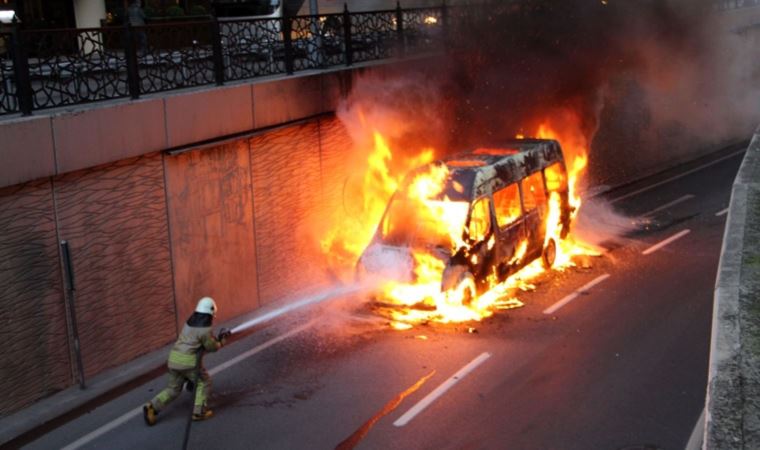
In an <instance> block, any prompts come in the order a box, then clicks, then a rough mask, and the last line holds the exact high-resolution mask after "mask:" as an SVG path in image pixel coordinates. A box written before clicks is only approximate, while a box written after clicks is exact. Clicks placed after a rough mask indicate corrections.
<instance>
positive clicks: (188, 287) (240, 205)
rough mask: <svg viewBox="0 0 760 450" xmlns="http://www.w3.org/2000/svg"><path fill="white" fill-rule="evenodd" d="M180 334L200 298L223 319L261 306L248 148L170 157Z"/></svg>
mask: <svg viewBox="0 0 760 450" xmlns="http://www.w3.org/2000/svg"><path fill="white" fill-rule="evenodd" d="M164 167H165V170H166V180H167V202H168V214H169V217H168V218H169V224H170V229H171V243H172V261H173V269H174V291H175V295H176V296H175V301H176V306H177V308H176V314H175V315H174V317H173V320H176V322H177V327H178V329H181V327H182V325H183V323H184V321H185V320H186V319H187V317H188V316H189V315H190V313H191V312H192V311H193V309H194V308H195V303H196V302H197V301H198V299H199V298H200V297H203V296H206V295H212V296H213V297H215V298H216V299H217V300H219V316H218V317H219V319H220V320H225V319H228V318H230V317H235V316H237V315H240V314H243V313H246V312H248V311H251V310H253V309H255V308H257V307H258V306H259V296H258V292H257V288H256V285H257V278H258V274H257V272H256V255H257V254H258V252H257V249H256V243H255V240H254V225H253V202H252V201H251V200H252V198H253V196H252V191H251V175H250V159H249V150H248V142H247V141H246V140H245V139H241V140H238V141H235V142H231V143H228V144H225V145H220V146H215V147H212V148H207V149H204V150H197V151H190V152H186V153H182V154H179V155H176V156H165V157H164Z"/></svg>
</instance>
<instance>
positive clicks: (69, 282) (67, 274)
mask: <svg viewBox="0 0 760 450" xmlns="http://www.w3.org/2000/svg"><path fill="white" fill-rule="evenodd" d="M61 257H62V258H63V271H64V280H65V282H66V294H67V295H66V296H67V297H68V299H69V307H68V308H67V309H68V311H69V322H70V323H71V334H72V337H73V338H74V354H75V355H76V359H77V371H78V372H79V387H80V388H81V389H84V388H85V382H84V364H83V363H82V349H81V347H80V346H79V331H78V329H77V314H76V309H75V304H74V291H75V290H76V287H75V286H74V269H73V267H72V266H71V252H69V243H68V242H67V241H61Z"/></svg>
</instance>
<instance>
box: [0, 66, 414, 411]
mask: <svg viewBox="0 0 760 450" xmlns="http://www.w3.org/2000/svg"><path fill="white" fill-rule="evenodd" d="M420 64H425V60H418V61H409V62H403V63H396V64H395V65H394V64H391V65H387V64H386V65H376V66H375V67H374V68H373V69H366V68H365V69H354V70H350V71H332V72H322V73H320V74H317V75H306V76H301V77H289V78H287V79H280V80H268V81H257V82H256V83H240V84H236V85H231V86H224V87H215V88H204V89H196V90H187V91H182V92H179V93H173V94H171V95H165V96H163V97H159V96H157V97H148V98H143V99H140V100H136V101H127V100H123V101H115V102H106V103H102V104H97V105H90V106H86V107H77V108H73V109H66V110H59V111H51V112H48V113H46V114H43V113H38V114H39V115H35V116H32V117H26V118H6V119H5V120H2V121H0V161H2V162H3V163H2V164H0V305H2V308H0V323H2V324H3V326H4V327H5V328H6V331H7V332H8V334H7V336H9V337H12V339H10V342H11V344H10V346H9V348H6V350H5V351H4V352H2V353H0V379H2V380H3V382H4V383H3V386H4V388H5V389H6V392H7V393H8V394H7V395H6V396H4V397H3V399H2V400H0V416H2V415H6V414H8V413H10V412H13V411H15V410H18V409H19V408H22V407H24V406H25V405H28V404H29V403H31V402H33V401H35V400H37V399H39V398H42V397H44V396H47V395H49V394H50V393H52V392H55V391H58V390H60V389H63V388H65V387H67V386H71V385H73V384H75V383H76V381H77V378H76V369H75V363H74V361H75V359H74V354H73V346H72V336H71V330H70V324H69V323H68V319H67V314H66V312H67V302H66V300H65V298H64V292H63V286H62V276H61V274H62V268H61V264H60V258H59V255H58V242H59V241H60V240H61V239H66V240H68V241H69V242H70V245H71V252H72V259H73V265H74V270H75V273H76V281H77V291H76V301H75V307H74V312H75V313H76V315H77V319H78V325H79V335H80V340H81V348H82V355H83V363H84V368H85V372H86V375H87V377H88V378H91V377H93V376H95V375H97V374H99V373H101V372H103V371H104V370H106V369H108V368H112V367H116V366H118V365H120V364H122V363H124V362H126V361H129V360H131V359H133V358H135V357H137V356H139V355H142V354H145V353H148V352H150V351H152V350H154V349H156V348H159V347H161V346H163V345H166V344H167V343H169V342H171V341H172V340H173V339H175V338H176V334H177V330H178V328H179V327H181V326H182V323H183V322H184V321H185V320H186V318H187V316H188V315H189V313H190V312H191V311H192V309H193V308H194V305H195V302H196V301H197V299H198V298H199V297H200V296H203V295H212V296H214V297H215V298H216V299H217V300H218V302H219V305H220V314H219V319H220V320H226V319H229V318H232V317H235V316H237V315H240V314H243V313H246V312H250V311H251V310H253V309H255V308H257V307H259V306H260V305H263V304H267V303H271V302H274V301H276V300H278V299H282V298H285V297H289V296H291V295H294V294H296V293H298V292H299V291H303V290H308V289H310V288H313V287H315V286H317V285H319V284H321V283H324V282H325V281H327V280H329V279H330V278H331V275H330V274H329V273H325V272H324V269H323V267H324V266H325V265H324V264H322V263H321V262H322V261H321V260H320V259H319V258H321V257H322V256H321V252H320V251H319V249H318V241H319V239H318V236H319V233H320V232H321V231H322V230H319V229H314V227H313V224H319V223H321V222H323V221H324V220H323V219H326V218H328V217H329V216H330V215H331V214H334V213H335V212H336V210H337V209H338V208H339V206H340V204H341V197H340V196H341V195H342V185H343V180H344V178H345V177H346V176H347V174H348V173H349V170H350V168H349V167H347V161H348V158H347V157H346V156H347V155H346V152H349V151H350V150H351V142H350V139H349V136H348V133H347V132H346V130H345V129H343V126H342V125H341V124H340V123H339V122H338V121H337V119H335V118H334V117H333V116H327V115H324V114H323V113H325V112H329V111H333V110H334V109H335V107H336V105H337V104H338V102H339V100H340V98H342V97H345V96H346V95H347V94H348V92H349V91H350V88H351V85H352V77H353V76H355V75H356V74H357V73H361V72H362V71H364V70H373V71H380V72H386V71H393V70H396V71H403V70H405V68H406V67H407V66H408V65H420ZM301 119H305V120H306V122H304V121H303V120H301ZM299 120H301V122H299V123H294V124H292V125H290V126H286V127H284V128H278V129H274V128H273V129H272V130H269V131H268V132H267V131H266V128H267V127H273V126H276V125H282V124H287V123H288V122H295V121H299ZM262 128H263V129H264V130H263V131H256V130H262ZM220 137H227V139H226V140H225V142H226V143H223V144H220V143H214V144H211V143H206V141H208V142H213V141H215V140H216V141H217V142H219V138H220ZM164 150H173V151H171V152H163V153H160V152H161V151H164Z"/></svg>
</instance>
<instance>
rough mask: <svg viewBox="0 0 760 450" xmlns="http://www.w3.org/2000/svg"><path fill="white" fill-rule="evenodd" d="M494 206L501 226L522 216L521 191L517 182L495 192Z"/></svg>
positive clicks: (497, 220)
mask: <svg viewBox="0 0 760 450" xmlns="http://www.w3.org/2000/svg"><path fill="white" fill-rule="evenodd" d="M493 207H494V209H495V210H496V222H498V223H499V226H500V227H505V226H507V225H510V224H512V223H514V222H515V221H516V220H517V219H519V218H520V215H521V214H522V209H521V207H520V191H519V190H518V188H517V183H515V184H511V185H509V186H507V187H505V188H504V189H502V190H500V191H497V192H494V193H493Z"/></svg>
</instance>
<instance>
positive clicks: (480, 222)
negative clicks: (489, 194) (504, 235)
mask: <svg viewBox="0 0 760 450" xmlns="http://www.w3.org/2000/svg"><path fill="white" fill-rule="evenodd" d="M489 203H490V201H489V200H488V199H487V198H481V199H480V200H478V201H477V202H475V204H474V205H473V206H472V214H470V239H472V240H473V241H475V242H478V241H482V240H483V239H485V238H486V235H487V234H488V231H489V230H490V229H491V208H490V204H489Z"/></svg>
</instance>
